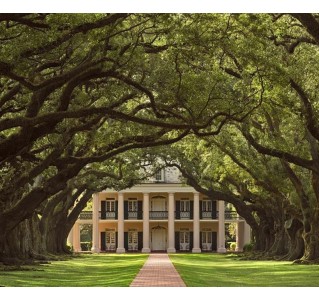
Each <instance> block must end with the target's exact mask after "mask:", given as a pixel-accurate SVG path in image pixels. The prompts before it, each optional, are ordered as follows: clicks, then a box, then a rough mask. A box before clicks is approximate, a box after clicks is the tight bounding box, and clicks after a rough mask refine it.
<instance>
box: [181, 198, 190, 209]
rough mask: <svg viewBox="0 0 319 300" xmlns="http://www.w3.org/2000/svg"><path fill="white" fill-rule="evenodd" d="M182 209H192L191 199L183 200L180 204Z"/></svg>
mask: <svg viewBox="0 0 319 300" xmlns="http://www.w3.org/2000/svg"><path fill="white" fill-rule="evenodd" d="M180 205H181V206H180V210H181V211H190V202H189V200H181V204H180Z"/></svg>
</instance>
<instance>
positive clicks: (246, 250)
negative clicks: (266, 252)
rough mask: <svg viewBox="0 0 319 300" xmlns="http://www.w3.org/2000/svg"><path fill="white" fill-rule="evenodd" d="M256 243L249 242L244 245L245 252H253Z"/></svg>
mask: <svg viewBox="0 0 319 300" xmlns="http://www.w3.org/2000/svg"><path fill="white" fill-rule="evenodd" d="M254 246H255V245H254V243H249V244H245V245H244V248H243V250H244V252H251V251H252V250H253V249H254Z"/></svg>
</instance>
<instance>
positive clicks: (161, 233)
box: [151, 227, 166, 251]
mask: <svg viewBox="0 0 319 300" xmlns="http://www.w3.org/2000/svg"><path fill="white" fill-rule="evenodd" d="M151 245H152V246H151V247H152V250H153V251H163V250H166V228H163V227H158V228H153V230H152V236H151Z"/></svg>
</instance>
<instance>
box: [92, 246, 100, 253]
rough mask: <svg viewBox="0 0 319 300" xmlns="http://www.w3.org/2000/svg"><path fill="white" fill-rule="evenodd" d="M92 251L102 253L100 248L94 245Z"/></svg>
mask: <svg viewBox="0 0 319 300" xmlns="http://www.w3.org/2000/svg"><path fill="white" fill-rule="evenodd" d="M91 252H92V253H100V249H99V248H97V247H92V248H91Z"/></svg>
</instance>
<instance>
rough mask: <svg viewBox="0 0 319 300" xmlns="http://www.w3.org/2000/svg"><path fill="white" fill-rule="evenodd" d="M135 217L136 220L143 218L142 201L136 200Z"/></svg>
mask: <svg viewBox="0 0 319 300" xmlns="http://www.w3.org/2000/svg"><path fill="white" fill-rule="evenodd" d="M137 219H138V220H142V219H143V201H138V202H137ZM141 249H142V248H141Z"/></svg>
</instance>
